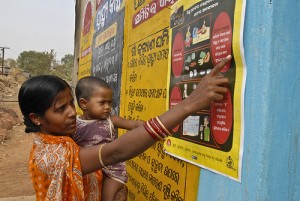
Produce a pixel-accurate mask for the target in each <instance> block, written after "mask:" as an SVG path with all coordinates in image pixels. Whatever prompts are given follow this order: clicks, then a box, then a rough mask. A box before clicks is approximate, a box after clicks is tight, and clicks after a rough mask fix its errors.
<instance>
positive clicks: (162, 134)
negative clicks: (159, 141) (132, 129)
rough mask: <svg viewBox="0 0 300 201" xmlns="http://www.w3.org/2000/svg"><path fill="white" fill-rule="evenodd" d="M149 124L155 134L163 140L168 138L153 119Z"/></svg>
mask: <svg viewBox="0 0 300 201" xmlns="http://www.w3.org/2000/svg"><path fill="white" fill-rule="evenodd" d="M149 123H150V125H151V126H152V128H153V129H154V130H155V131H156V133H158V134H159V135H160V136H161V137H162V138H163V139H164V138H166V137H168V135H167V134H166V133H165V132H164V131H163V130H162V129H161V128H160V126H159V125H157V123H156V122H155V120H154V119H150V120H149Z"/></svg>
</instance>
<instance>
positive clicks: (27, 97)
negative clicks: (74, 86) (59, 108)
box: [18, 75, 71, 133]
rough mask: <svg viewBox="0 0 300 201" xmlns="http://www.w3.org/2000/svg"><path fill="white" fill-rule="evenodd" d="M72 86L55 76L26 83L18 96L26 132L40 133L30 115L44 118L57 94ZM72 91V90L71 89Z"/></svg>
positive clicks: (43, 76) (36, 77)
mask: <svg viewBox="0 0 300 201" xmlns="http://www.w3.org/2000/svg"><path fill="white" fill-rule="evenodd" d="M66 88H70V85H69V84H68V83H67V82H66V81H64V80H63V79H61V78H59V77H56V76H53V75H40V76H35V77H32V78H30V79H29V80H27V81H25V82H24V83H23V84H22V86H21V88H20V90H19V95H18V101H19V106H20V109H21V112H22V114H23V116H24V124H25V126H26V128H25V132H26V133H30V132H38V131H39V127H38V126H36V125H35V124H34V123H33V122H32V121H31V120H30V118H29V114H30V113H35V114H36V115H38V116H41V117H43V116H44V114H45V112H46V110H47V109H49V108H50V107H51V105H52V103H53V101H54V99H55V97H56V96H57V94H58V93H59V92H61V91H63V90H65V89H66ZM70 89H71V88H70Z"/></svg>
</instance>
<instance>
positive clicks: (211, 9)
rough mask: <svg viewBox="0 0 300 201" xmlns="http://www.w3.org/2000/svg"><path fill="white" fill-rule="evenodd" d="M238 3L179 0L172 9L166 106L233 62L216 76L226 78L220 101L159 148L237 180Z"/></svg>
mask: <svg viewBox="0 0 300 201" xmlns="http://www.w3.org/2000/svg"><path fill="white" fill-rule="evenodd" d="M244 5H245V2H244V1H242V0H205V1H195V0H185V1H182V0H181V1H178V2H177V3H175V4H174V5H173V6H172V9H171V10H172V13H171V15H170V41H171V42H170V51H169V52H170V58H169V66H170V67H169V69H170V71H169V74H168V75H169V90H168V91H169V92H168V103H167V105H168V107H169V108H171V107H173V106H174V105H176V104H177V103H178V102H180V101H182V100H184V99H186V98H188V96H189V94H190V93H191V92H192V91H193V90H194V89H195V87H196V86H197V84H198V83H199V82H200V81H201V79H202V78H203V77H204V76H205V75H207V74H209V72H210V71H211V69H212V68H213V67H214V66H215V65H216V64H217V63H219V62H220V60H221V59H222V58H224V57H226V56H227V55H229V54H231V55H232V56H233V59H232V60H231V62H230V63H229V64H227V65H226V66H225V67H224V68H223V69H222V70H221V73H222V74H223V75H224V76H225V77H228V78H229V85H228V91H227V93H226V94H225V96H224V99H223V100H222V101H218V102H213V103H212V104H211V105H210V108H207V109H206V110H201V111H199V112H197V113H195V114H193V115H191V116H189V117H188V118H186V119H185V120H184V121H183V122H182V123H181V124H180V125H178V126H177V127H176V128H174V129H173V130H172V132H173V135H172V137H170V138H169V139H168V140H167V141H166V142H165V144H164V147H165V150H166V152H167V153H169V154H170V155H173V156H176V157H178V158H180V159H182V160H185V161H188V162H189V163H192V164H195V165H197V166H199V167H203V168H206V169H209V170H211V171H213V172H216V173H218V174H221V175H224V176H227V177H229V178H231V179H233V180H236V181H241V165H242V154H243V133H244V131H243V115H244V114H243V110H244V109H243V99H244V98H243V96H244V87H245V86H244V85H245V78H246V66H245V63H244V55H243V46H242V42H241V41H242V39H243V38H242V33H243V18H244V13H243V12H244Z"/></svg>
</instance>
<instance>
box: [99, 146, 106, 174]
mask: <svg viewBox="0 0 300 201" xmlns="http://www.w3.org/2000/svg"><path fill="white" fill-rule="evenodd" d="M104 145H105V143H104V144H101V145H100V147H99V153H98V157H99V162H100V165H101V166H102V167H103V168H106V166H105V165H104V163H103V161H102V156H101V152H102V148H103V147H104Z"/></svg>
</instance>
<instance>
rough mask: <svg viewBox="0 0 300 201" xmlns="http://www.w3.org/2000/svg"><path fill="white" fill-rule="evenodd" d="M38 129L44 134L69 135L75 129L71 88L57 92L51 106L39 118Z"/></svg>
mask: <svg viewBox="0 0 300 201" xmlns="http://www.w3.org/2000/svg"><path fill="white" fill-rule="evenodd" d="M40 119H41V121H40V129H41V132H42V133H44V134H49V135H56V136H69V135H71V134H73V133H74V132H75V131H76V110H75V105H74V98H73V96H72V93H71V90H70V89H69V88H66V89H65V90H64V91H61V92H59V93H58V94H57V95H56V97H55V99H54V101H53V103H52V105H51V107H50V108H48V109H47V110H46V112H45V115H44V117H41V118H40Z"/></svg>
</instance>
